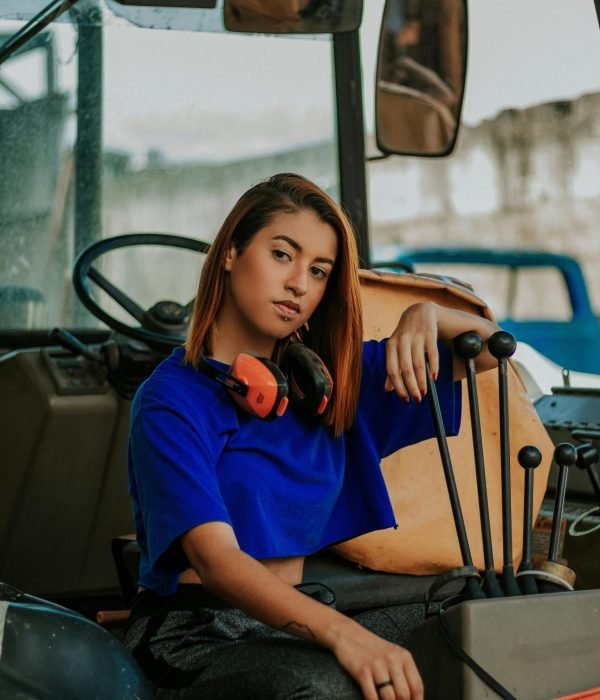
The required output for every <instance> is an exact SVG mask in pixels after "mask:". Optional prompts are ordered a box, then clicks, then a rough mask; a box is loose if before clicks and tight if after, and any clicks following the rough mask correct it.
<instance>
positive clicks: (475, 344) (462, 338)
mask: <svg viewBox="0 0 600 700" xmlns="http://www.w3.org/2000/svg"><path fill="white" fill-rule="evenodd" d="M452 345H453V346H454V352H455V353H456V354H457V355H458V356H459V357H460V358H461V360H472V359H473V358H475V357H477V355H479V353H480V352H481V350H482V348H483V340H481V336H480V335H478V334H477V333H475V332H474V331H467V332H466V333H461V334H460V335H457V336H456V338H454V339H453V341H452Z"/></svg>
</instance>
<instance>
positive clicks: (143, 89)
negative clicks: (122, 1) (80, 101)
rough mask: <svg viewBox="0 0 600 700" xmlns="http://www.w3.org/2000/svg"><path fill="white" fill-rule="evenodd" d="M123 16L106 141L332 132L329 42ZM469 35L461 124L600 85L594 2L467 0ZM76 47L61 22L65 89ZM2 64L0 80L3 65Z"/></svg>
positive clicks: (247, 138) (170, 152)
mask: <svg viewBox="0 0 600 700" xmlns="http://www.w3.org/2000/svg"><path fill="white" fill-rule="evenodd" d="M6 1H7V0H4V2H6ZM12 1H13V0H8V2H12ZM29 1H31V0H19V3H22V2H29ZM4 2H3V4H4ZM383 4H384V2H383V0H365V10H364V15H363V25H362V29H361V49H362V58H363V86H364V95H365V121H366V126H367V130H368V131H371V130H372V128H373V103H374V99H373V97H372V95H373V90H374V82H375V61H376V53H377V41H378V34H379V24H380V21H381V13H382V10H383ZM20 6H22V5H20ZM119 24H123V23H122V22H120V23H119V22H116V23H115V25H116V26H112V27H111V29H110V31H107V32H106V33H105V70H104V77H105V80H104V85H105V106H104V119H105V135H104V138H105V144H106V146H107V147H110V148H114V149H117V150H124V151H130V152H133V153H134V154H138V156H139V157H145V153H146V151H147V150H148V146H149V144H152V145H153V147H154V148H156V149H157V150H159V151H161V152H162V153H164V155H165V156H166V157H167V158H169V159H172V160H189V159H207V160H212V159H220V158H223V157H224V158H228V157H233V156H234V155H239V154H240V151H241V150H242V151H243V150H245V151H247V152H248V154H250V153H257V152H261V151H264V150H267V151H268V150H277V149H279V148H281V147H285V146H288V145H290V144H291V145H294V144H298V145H300V144H302V143H307V142H311V141H312V142H314V141H319V140H321V139H324V138H329V137H331V136H332V135H333V131H334V116H333V115H334V111H333V96H332V88H331V85H332V67H331V63H332V61H331V48H330V44H329V42H328V41H324V40H313V39H281V38H273V37H259V38H257V37H246V36H243V35H236V36H233V35H227V36H222V35H217V34H202V35H200V34H198V33H195V32H186V33H182V32H168V31H156V30H155V31H147V30H139V29H131V28H129V27H120V26H118V25H119ZM1 29H2V25H1V24H0V30H1ZM469 38H470V53H469V62H468V71H467V88H466V93H465V101H464V105H463V122H464V123H466V124H469V125H475V124H477V123H478V122H480V121H481V120H482V119H488V118H492V117H493V116H494V115H495V114H497V113H498V112H500V111H501V110H502V109H506V108H508V107H516V108H520V107H528V106H531V105H534V104H539V103H541V102H546V101H550V100H555V99H571V98H574V97H578V96H579V95H582V94H585V93H589V92H598V91H600V31H599V28H598V21H597V19H596V16H595V11H594V2H593V0H568V2H565V0H473V1H472V2H471V3H470V5H469ZM73 47H74V35H73V31H72V29H71V28H70V27H67V26H65V25H62V26H61V28H60V30H59V32H58V48H59V60H60V64H61V71H60V75H61V85H62V87H63V88H64V89H69V90H72V88H73V85H74V80H75V78H74V76H75V63H76V62H75V61H74V60H73V52H74V48H73ZM15 63H17V62H15ZM29 64H31V61H29V63H28V62H27V61H21V65H15V66H14V67H11V69H10V70H11V71H12V73H11V75H10V76H9V77H11V78H13V77H14V78H15V80H17V82H20V79H21V78H22V77H23V76H24V75H25V74H26V73H27V71H33V70H36V68H34V67H32V65H29ZM0 70H4V72H3V73H0V75H4V76H5V77H6V71H7V70H8V69H6V68H4V69H0ZM37 70H38V71H39V66H38V67H37ZM24 82H27V81H24ZM1 97H2V96H1V95H0V100H1ZM0 104H2V103H1V101H0ZM240 134H243V139H240Z"/></svg>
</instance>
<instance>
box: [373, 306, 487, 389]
mask: <svg viewBox="0 0 600 700" xmlns="http://www.w3.org/2000/svg"><path fill="white" fill-rule="evenodd" d="M498 330H500V329H499V327H498V326H497V325H496V324H495V323H492V322H491V321H488V320H487V319H485V318H482V317H481V316H475V315H474V314H470V313H467V312H465V311H458V310H457V309H449V308H447V307H445V306H440V305H439V304H435V303H434V302H432V301H424V302H419V303H417V304H413V305H412V306H409V307H408V308H407V309H406V310H405V311H404V313H403V314H402V316H401V317H400V321H399V323H398V325H397V326H396V329H395V330H394V332H393V333H392V335H391V336H390V338H389V340H388V342H387V348H386V353H387V355H386V369H387V374H388V378H387V380H386V383H385V388H386V390H387V391H392V390H395V391H396V393H397V394H398V395H399V396H400V397H401V398H403V399H404V400H405V401H409V400H410V397H411V396H412V398H413V399H414V400H415V401H419V402H420V401H421V398H422V397H423V396H425V393H426V391H427V378H426V373H425V354H427V356H428V358H429V364H430V367H431V373H432V375H433V377H434V378H435V377H437V374H438V371H439V357H438V350H437V340H438V338H439V339H440V340H443V341H446V342H447V343H450V342H451V341H452V339H453V338H455V337H456V336H457V335H460V334H461V333H465V332H466V331H475V332H476V333H478V334H479V335H480V336H481V338H482V339H483V341H484V348H483V350H482V352H481V354H480V355H479V356H478V357H477V359H476V360H475V367H476V369H477V371H478V372H481V371H483V370H486V369H491V368H492V367H495V366H496V365H497V360H496V359H494V357H493V356H492V355H490V353H489V352H488V350H487V345H486V344H485V341H487V339H488V338H489V337H490V335H492V333H495V332H496V331H498ZM464 376H465V368H464V363H463V361H462V360H461V359H460V358H458V357H456V356H454V378H455V379H462V378H463V377H464Z"/></svg>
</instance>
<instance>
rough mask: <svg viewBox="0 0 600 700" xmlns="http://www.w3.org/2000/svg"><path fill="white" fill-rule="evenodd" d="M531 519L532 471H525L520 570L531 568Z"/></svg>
mask: <svg viewBox="0 0 600 700" xmlns="http://www.w3.org/2000/svg"><path fill="white" fill-rule="evenodd" d="M532 518H533V470H532V469H526V470H525V497H524V503H523V562H522V564H521V566H522V568H523V569H525V567H526V566H529V567H530V566H531V564H532V560H531V556H532V554H531V521H532Z"/></svg>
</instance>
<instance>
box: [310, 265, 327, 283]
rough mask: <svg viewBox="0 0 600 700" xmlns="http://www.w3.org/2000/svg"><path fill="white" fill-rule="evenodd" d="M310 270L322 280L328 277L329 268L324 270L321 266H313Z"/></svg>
mask: <svg viewBox="0 0 600 700" xmlns="http://www.w3.org/2000/svg"><path fill="white" fill-rule="evenodd" d="M310 271H311V273H312V274H313V275H314V276H315V277H317V278H318V279H320V280H324V279H325V278H326V277H327V270H323V269H322V268H321V267H311V269H310Z"/></svg>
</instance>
